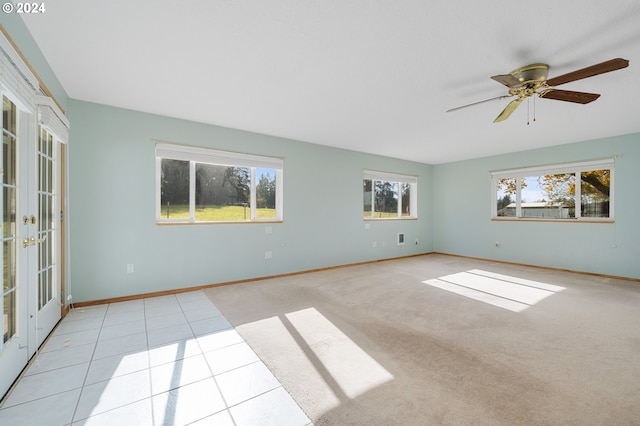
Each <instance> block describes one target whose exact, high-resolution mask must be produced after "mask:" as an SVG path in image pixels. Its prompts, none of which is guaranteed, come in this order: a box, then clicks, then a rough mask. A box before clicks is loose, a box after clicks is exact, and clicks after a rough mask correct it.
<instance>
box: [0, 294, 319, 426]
mask: <svg viewBox="0 0 640 426" xmlns="http://www.w3.org/2000/svg"><path fill="white" fill-rule="evenodd" d="M5 424H6V425H12V426H18V425H48V426H54V425H74V426H75V425H114V424H115V425H136V426H141V425H188V424H192V425H236V426H242V425H256V426H258V425H287V426H290V425H291V426H295V425H300V426H304V425H310V424H311V422H310V420H309V419H308V418H307V416H306V415H305V414H304V412H303V411H302V410H301V409H300V407H298V405H297V404H296V403H295V401H294V400H293V399H292V398H291V396H290V395H289V394H288V393H287V391H286V390H285V389H284V388H283V387H282V385H281V384H280V383H279V382H278V380H277V379H276V378H275V377H274V376H273V374H271V372H270V371H269V370H268V369H267V367H266V366H265V365H264V364H263V363H262V361H260V359H259V358H258V356H257V355H256V354H255V353H254V352H253V350H251V348H250V347H249V346H248V345H247V344H246V343H245V342H244V340H243V339H242V337H241V336H240V335H239V334H238V333H237V332H236V331H235V330H234V328H233V327H232V326H231V324H229V322H228V321H227V320H226V318H225V317H224V316H223V315H222V314H221V313H220V311H219V310H218V309H217V308H216V307H215V305H214V304H213V303H211V301H210V300H209V299H208V298H207V297H206V296H205V295H204V293H202V292H201V291H195V292H190V293H180V294H176V295H169V296H161V297H153V298H147V299H140V300H133V301H128V302H120V303H112V304H108V305H100V306H94V307H88V308H78V309H74V310H72V311H71V312H70V313H69V314H68V315H67V316H66V317H65V318H64V320H63V321H62V322H61V324H60V325H59V326H58V327H57V328H56V330H55V331H54V333H53V335H52V336H51V337H50V338H49V340H48V341H47V343H46V344H45V346H44V347H43V348H42V349H41V351H40V354H39V355H38V356H37V358H36V359H35V360H34V362H33V363H32V364H31V366H30V367H29V369H28V370H27V372H26V373H25V375H24V376H23V378H22V379H21V380H20V382H19V383H18V385H17V386H16V387H15V389H14V390H13V392H12V393H11V394H10V395H9V397H8V398H7V399H6V401H5V403H4V404H3V406H2V407H1V408H0V425H5Z"/></svg>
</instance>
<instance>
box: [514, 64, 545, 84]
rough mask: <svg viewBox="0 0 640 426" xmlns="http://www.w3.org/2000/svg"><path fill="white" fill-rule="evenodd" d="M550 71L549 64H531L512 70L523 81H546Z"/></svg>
mask: <svg viewBox="0 0 640 426" xmlns="http://www.w3.org/2000/svg"><path fill="white" fill-rule="evenodd" d="M548 73H549V65H547V64H531V65H526V66H524V67H521V68H518V69H515V70H513V71H511V72H510V74H511V75H512V76H514V77H515V78H516V79H518V81H520V82H521V83H526V82H529V81H545V80H546V79H547V75H548Z"/></svg>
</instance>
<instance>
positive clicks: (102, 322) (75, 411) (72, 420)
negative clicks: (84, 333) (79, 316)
mask: <svg viewBox="0 0 640 426" xmlns="http://www.w3.org/2000/svg"><path fill="white" fill-rule="evenodd" d="M110 306H111V304H109V305H107V309H105V310H104V315H103V316H102V321H101V322H100V331H98V335H97V336H96V341H95V343H94V345H93V351H92V352H91V358H89V365H87V371H86V372H85V373H84V379H83V380H82V385H81V386H80V393H79V394H78V399H77V400H76V403H75V407H74V408H73V413H72V414H71V420H70V421H69V424H73V422H74V420H75V417H76V413H77V412H78V406H79V405H80V400H81V399H82V394H83V392H84V386H85V383H86V382H87V377H89V370H90V369H91V364H93V357H94V356H95V354H96V349H97V348H98V342H99V341H100V333H102V327H103V326H104V321H105V319H106V318H107V312H109V307H110Z"/></svg>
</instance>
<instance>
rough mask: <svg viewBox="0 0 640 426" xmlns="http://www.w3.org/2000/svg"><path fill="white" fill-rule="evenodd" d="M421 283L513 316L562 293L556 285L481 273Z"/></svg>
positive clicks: (457, 274)
mask: <svg viewBox="0 0 640 426" xmlns="http://www.w3.org/2000/svg"><path fill="white" fill-rule="evenodd" d="M423 283H425V284H429V285H431V286H433V287H437V288H440V289H443V290H447V291H450V292H452V293H456V294H459V295H461V296H465V297H468V298H470V299H474V300H478V301H480V302H484V303H487V304H490V305H493V306H497V307H500V308H503V309H508V310H510V311H513V312H522V311H524V310H525V309H527V308H529V307H531V306H533V305H535V304H536V303H539V302H540V301H542V300H544V299H546V298H547V297H549V296H552V295H553V294H555V293H557V292H559V291H562V290H564V287H560V286H557V285H552V284H548V283H543V282H538V281H532V280H526V279H523V278H517V277H512V276H509V275H502V274H496V273H493V272H487V271H483V270H480V269H471V270H469V271H466V272H459V273H456V274H451V275H446V276H443V277H439V278H435V279H431V280H426V281H423Z"/></svg>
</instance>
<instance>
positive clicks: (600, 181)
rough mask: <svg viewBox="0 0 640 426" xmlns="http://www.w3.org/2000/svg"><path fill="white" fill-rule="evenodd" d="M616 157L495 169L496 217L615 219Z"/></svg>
mask: <svg viewBox="0 0 640 426" xmlns="http://www.w3.org/2000/svg"><path fill="white" fill-rule="evenodd" d="M613 163H614V161H613V159H606V160H598V161H586V162H582V163H571V164H558V165H552V166H544V167H530V168H526V169H517V170H506V171H498V172H492V173H491V178H492V188H493V189H492V194H493V203H492V206H493V212H492V217H493V218H497V219H501V218H503V219H538V220H564V219H578V220H580V219H582V220H589V221H591V220H611V219H613Z"/></svg>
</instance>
